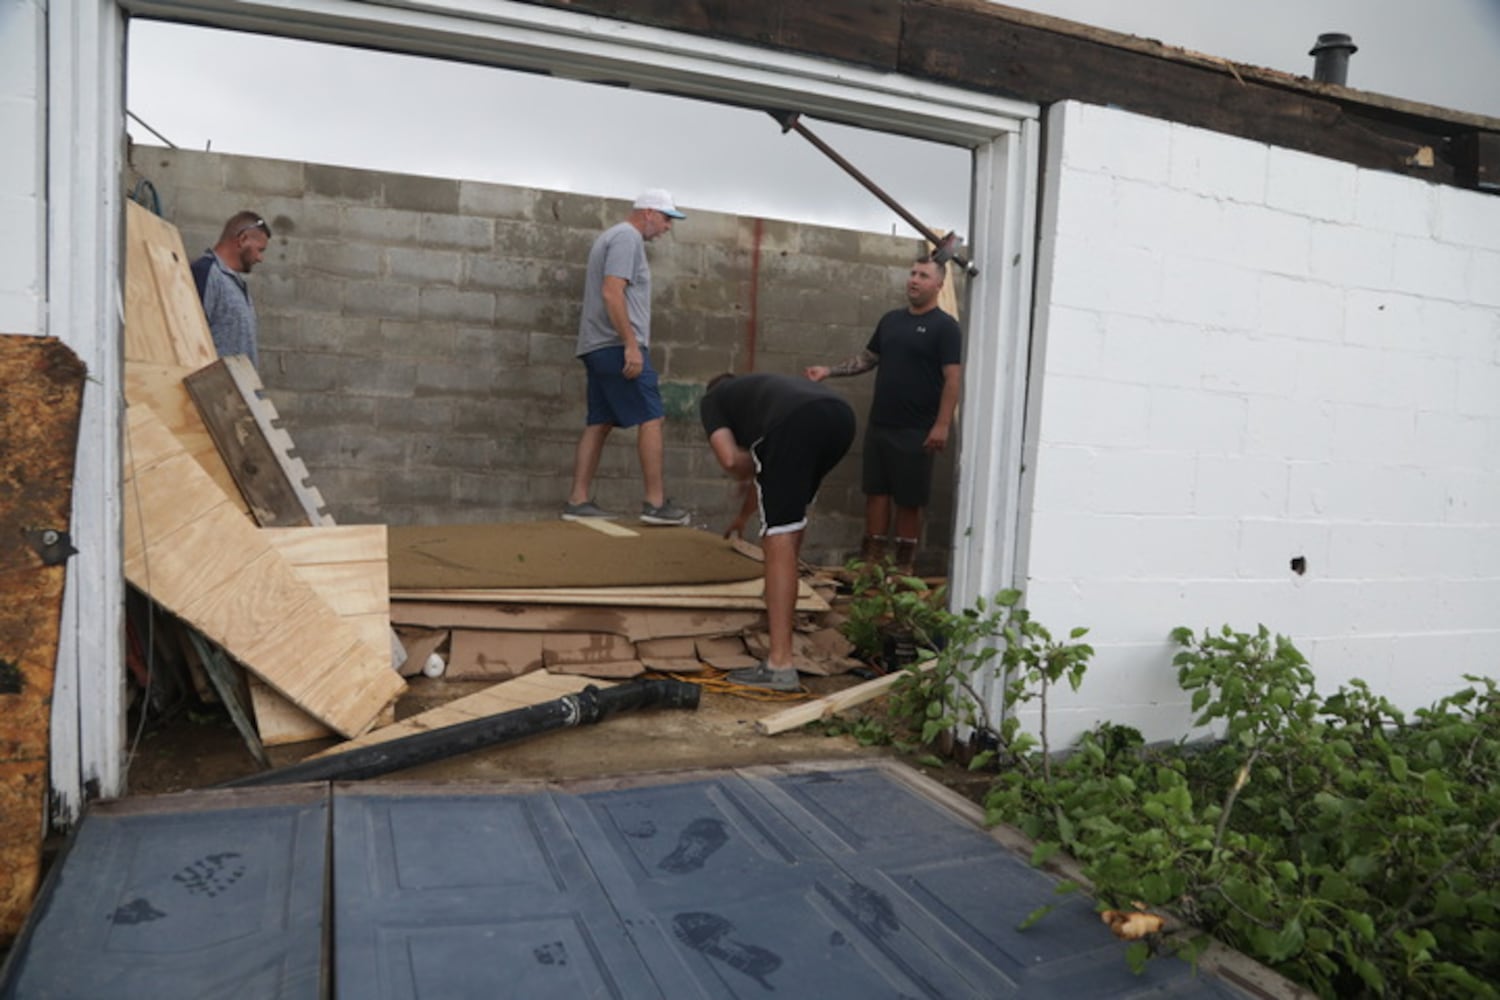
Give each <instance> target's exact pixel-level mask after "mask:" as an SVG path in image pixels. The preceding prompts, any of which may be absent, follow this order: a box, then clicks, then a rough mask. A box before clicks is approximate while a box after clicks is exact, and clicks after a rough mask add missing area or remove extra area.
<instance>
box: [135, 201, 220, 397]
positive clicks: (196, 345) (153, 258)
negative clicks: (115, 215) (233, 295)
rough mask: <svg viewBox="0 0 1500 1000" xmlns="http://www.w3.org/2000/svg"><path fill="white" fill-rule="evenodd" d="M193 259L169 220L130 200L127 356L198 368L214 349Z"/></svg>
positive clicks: (211, 357)
mask: <svg viewBox="0 0 1500 1000" xmlns="http://www.w3.org/2000/svg"><path fill="white" fill-rule="evenodd" d="M190 264H191V258H190V257H188V255H187V251H186V250H184V249H183V245H182V234H181V233H179V232H178V231H177V227H176V226H174V225H172V224H171V223H170V222H168V221H166V220H165V219H163V218H161V217H160V216H157V215H154V214H153V213H152V212H151V211H150V210H149V209H146V208H144V207H142V206H141V205H138V204H136V203H135V202H133V201H126V202H125V360H126V361H144V362H148V363H150V364H157V365H173V366H176V367H179V368H186V369H188V370H190V371H196V370H197V369H199V368H202V367H203V366H204V365H207V364H211V363H212V362H213V361H214V360H215V359H216V358H217V357H218V352H217V351H216V350H215V349H214V341H213V336H212V334H210V333H209V330H208V320H207V318H206V317H205V316H204V315H203V303H202V301H201V300H200V299H199V298H198V289H197V288H196V287H195V286H194V285H193V274H192V271H191V269H190Z"/></svg>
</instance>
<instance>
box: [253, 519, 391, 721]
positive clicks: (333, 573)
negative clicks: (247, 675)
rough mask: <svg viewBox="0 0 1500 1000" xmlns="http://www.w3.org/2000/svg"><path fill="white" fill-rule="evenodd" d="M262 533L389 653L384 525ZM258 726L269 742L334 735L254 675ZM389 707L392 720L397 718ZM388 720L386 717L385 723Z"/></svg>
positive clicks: (379, 651)
mask: <svg viewBox="0 0 1500 1000" xmlns="http://www.w3.org/2000/svg"><path fill="white" fill-rule="evenodd" d="M261 536H262V537H263V538H265V539H266V540H267V541H269V542H270V543H271V544H272V545H273V546H274V547H275V548H276V550H277V551H278V552H280V553H281V554H282V556H283V557H285V559H286V561H287V562H288V563H290V564H291V566H292V569H293V570H295V571H296V573H297V575H298V576H299V577H301V578H302V580H303V582H305V583H307V584H308V585H309V586H310V587H312V588H313V589H314V590H316V591H317V592H318V595H319V596H320V597H322V598H323V600H324V601H326V602H327V604H328V606H329V607H330V608H332V609H333V610H334V611H335V612H336V613H337V614H338V615H339V617H341V618H343V619H344V621H345V622H347V623H348V624H349V625H350V626H351V627H352V628H353V629H354V631H355V632H356V633H357V634H358V635H359V637H360V638H361V639H362V640H364V642H365V644H366V645H367V646H369V647H370V649H371V651H372V655H373V656H380V655H384V656H385V657H387V659H388V658H389V657H390V637H391V619H390V597H389V592H390V589H389V580H388V577H387V574H386V539H385V525H383V524H350V525H333V526H325V527H317V528H312V527H302V528H265V529H262V531H261ZM250 698H251V701H252V703H253V704H254V706H255V722H256V727H257V729H258V730H259V731H260V739H261V742H262V743H264V744H265V745H266V746H273V747H274V746H283V745H285V744H287V743H302V742H304V741H306V740H319V739H326V738H327V737H329V736H332V735H333V733H332V732H330V731H329V729H328V727H326V726H324V725H323V724H322V723H320V722H318V720H316V719H314V718H313V717H312V716H310V715H308V714H307V713H306V712H304V711H302V710H301V709H299V708H298V707H297V706H295V705H293V704H292V703H291V702H289V701H287V700H286V699H285V698H283V697H282V696H281V695H279V694H277V693H276V691H275V690H274V689H273V688H271V686H270V685H268V684H266V683H265V682H264V681H261V680H258V679H256V678H253V677H252V678H251V679H250ZM390 713H391V710H390V709H387V715H388V716H389V720H388V721H395V720H394V716H393V715H391V714H390ZM386 721H387V719H386V718H385V717H383V718H382V720H381V722H382V724H384V723H385V722H386Z"/></svg>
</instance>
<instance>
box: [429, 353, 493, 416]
mask: <svg viewBox="0 0 1500 1000" xmlns="http://www.w3.org/2000/svg"><path fill="white" fill-rule="evenodd" d="M494 384H495V377H494V373H493V372H492V371H491V370H490V369H488V368H482V367H475V366H473V365H462V364H457V363H455V362H451V361H446V360H436V359H431V358H429V359H426V360H419V361H418V362H417V382H416V394H417V395H418V396H423V397H436V398H439V399H442V400H443V401H444V405H451V400H452V399H453V397H457V396H475V395H483V396H488V395H490V394H491V392H492V390H493V387H494Z"/></svg>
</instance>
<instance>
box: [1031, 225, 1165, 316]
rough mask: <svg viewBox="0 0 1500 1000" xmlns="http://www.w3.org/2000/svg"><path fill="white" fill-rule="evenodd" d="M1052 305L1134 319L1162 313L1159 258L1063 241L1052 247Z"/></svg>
mask: <svg viewBox="0 0 1500 1000" xmlns="http://www.w3.org/2000/svg"><path fill="white" fill-rule="evenodd" d="M1051 263H1052V288H1051V290H1050V296H1046V295H1045V290H1044V299H1043V301H1045V300H1046V299H1047V298H1050V301H1051V303H1052V304H1054V305H1063V306H1072V307H1074V308H1077V309H1093V310H1095V311H1098V312H1106V313H1125V314H1128V315H1132V316H1157V315H1159V314H1160V310H1161V309H1162V308H1163V301H1162V299H1163V276H1162V259H1161V255H1160V254H1159V253H1157V252H1156V251H1154V250H1146V249H1141V248H1133V247H1119V246H1111V245H1108V244H1105V245H1100V244H1099V243H1098V242H1097V241H1092V240H1089V239H1086V238H1083V237H1070V236H1062V237H1059V238H1058V239H1057V241H1056V242H1055V243H1054V244H1053V245H1052V262H1051Z"/></svg>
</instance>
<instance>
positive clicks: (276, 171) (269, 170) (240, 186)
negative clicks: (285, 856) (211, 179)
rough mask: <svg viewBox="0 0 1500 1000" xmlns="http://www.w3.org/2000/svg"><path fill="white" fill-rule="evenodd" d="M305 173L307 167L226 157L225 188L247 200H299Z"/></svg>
mask: <svg viewBox="0 0 1500 1000" xmlns="http://www.w3.org/2000/svg"><path fill="white" fill-rule="evenodd" d="M304 169H305V168H304V166H303V164H301V163H297V162H293V161H290V160H273V159H270V158H268V157H263V156H253V157H245V156H226V157H225V158H224V185H225V187H227V188H228V189H229V190H230V191H235V192H239V193H240V194H241V195H242V196H243V197H247V198H254V197H255V196H257V195H268V194H280V195H289V196H293V197H296V196H300V195H301V194H302V190H303V182H304V181H303V176H304V175H303V171H304ZM231 214H232V213H231Z"/></svg>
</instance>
